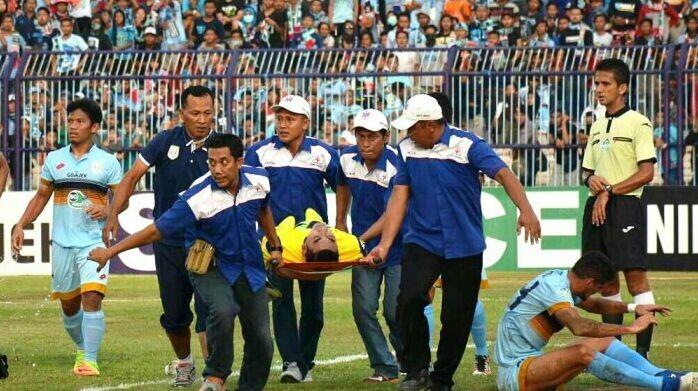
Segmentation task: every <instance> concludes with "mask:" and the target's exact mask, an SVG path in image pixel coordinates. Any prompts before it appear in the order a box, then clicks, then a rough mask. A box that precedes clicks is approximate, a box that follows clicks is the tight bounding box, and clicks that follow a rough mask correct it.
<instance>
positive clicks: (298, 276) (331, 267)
mask: <svg viewBox="0 0 698 391" xmlns="http://www.w3.org/2000/svg"><path fill="white" fill-rule="evenodd" d="M355 266H368V264H366V263H365V262H359V261H354V262H301V263H290V262H289V263H284V265H283V266H281V267H277V268H275V269H274V270H275V273H276V274H277V275H278V276H280V277H284V278H292V279H295V280H308V281H312V280H322V279H323V278H327V277H329V276H331V275H332V274H334V273H337V272H341V271H344V270H349V269H351V268H353V267H355Z"/></svg>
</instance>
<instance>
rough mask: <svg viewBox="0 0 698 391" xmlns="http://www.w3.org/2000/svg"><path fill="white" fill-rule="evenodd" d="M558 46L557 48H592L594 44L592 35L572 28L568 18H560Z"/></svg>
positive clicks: (584, 30)
mask: <svg viewBox="0 0 698 391" xmlns="http://www.w3.org/2000/svg"><path fill="white" fill-rule="evenodd" d="M557 37H558V38H557V39H558V45H559V46H580V47H581V46H592V45H593V44H594V34H593V33H592V32H591V31H590V30H588V29H586V28H583V27H582V28H581V29H580V28H579V25H578V27H577V28H576V29H573V28H572V25H571V24H570V18H569V17H567V16H561V17H560V18H559V19H558V36H557Z"/></svg>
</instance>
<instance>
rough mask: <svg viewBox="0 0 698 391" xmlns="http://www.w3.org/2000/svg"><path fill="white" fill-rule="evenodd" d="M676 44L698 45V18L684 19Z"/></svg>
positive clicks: (691, 16)
mask: <svg viewBox="0 0 698 391" xmlns="http://www.w3.org/2000/svg"><path fill="white" fill-rule="evenodd" d="M678 43H680V44H683V43H690V44H694V43H698V18H696V17H695V16H693V15H689V16H688V17H687V18H686V32H685V33H683V34H681V36H679V40H678ZM696 172H698V170H696Z"/></svg>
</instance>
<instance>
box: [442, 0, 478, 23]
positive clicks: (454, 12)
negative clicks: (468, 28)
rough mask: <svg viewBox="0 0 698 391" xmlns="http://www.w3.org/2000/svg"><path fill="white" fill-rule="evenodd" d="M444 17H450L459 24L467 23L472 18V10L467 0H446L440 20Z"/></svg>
mask: <svg viewBox="0 0 698 391" xmlns="http://www.w3.org/2000/svg"><path fill="white" fill-rule="evenodd" d="M444 16H450V17H451V18H453V19H456V20H457V21H458V22H460V23H468V22H470V19H472V18H473V8H472V6H471V5H470V1H468V0H446V2H445V3H444V11H443V15H441V20H443V18H444Z"/></svg>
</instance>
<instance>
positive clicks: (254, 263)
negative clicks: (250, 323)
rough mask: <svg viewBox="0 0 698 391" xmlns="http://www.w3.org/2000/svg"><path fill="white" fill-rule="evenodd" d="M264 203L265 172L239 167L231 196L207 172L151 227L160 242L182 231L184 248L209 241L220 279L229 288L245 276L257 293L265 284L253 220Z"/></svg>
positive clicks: (267, 187) (265, 190) (260, 251)
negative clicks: (198, 240) (236, 183)
mask: <svg viewBox="0 0 698 391" xmlns="http://www.w3.org/2000/svg"><path fill="white" fill-rule="evenodd" d="M268 202H269V178H268V177H267V173H266V172H265V171H264V170H263V169H261V168H255V167H247V166H243V167H242V168H241V169H240V187H239V190H238V193H237V194H236V195H233V194H231V193H230V192H229V191H227V190H225V189H222V188H220V187H219V186H218V185H217V184H216V182H215V181H214V180H213V178H212V177H211V176H210V174H206V175H205V176H204V177H203V178H202V179H201V180H198V181H197V182H196V183H195V184H194V185H192V187H191V188H190V189H189V190H187V191H185V192H184V193H183V194H182V195H181V196H180V197H179V199H178V200H177V202H175V204H174V205H173V206H172V208H170V209H168V210H167V211H166V212H165V213H164V214H163V215H162V216H160V218H158V219H157V220H156V221H155V226H156V227H157V228H158V230H159V231H160V233H161V234H162V236H163V237H165V238H167V237H179V236H181V235H182V234H183V233H184V232H186V233H187V234H186V242H187V243H186V246H187V247H190V246H191V244H192V243H193V242H194V240H196V239H203V240H205V241H206V242H208V243H210V244H211V245H212V246H213V248H214V249H215V250H216V254H215V260H216V264H217V266H218V269H219V271H220V272H221V274H223V276H224V277H225V279H226V280H228V282H229V283H230V284H231V285H232V284H234V283H235V281H237V279H238V277H240V274H242V273H244V274H245V277H247V281H249V283H250V287H251V288H252V290H253V291H254V292H256V291H257V290H259V289H260V288H262V287H263V286H264V282H265V280H266V272H265V270H264V263H263V261H262V250H261V249H260V247H259V242H258V241H257V220H258V219H259V213H260V211H261V210H262V208H264V207H265V206H266V205H267V204H268Z"/></svg>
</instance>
